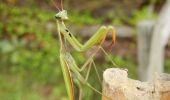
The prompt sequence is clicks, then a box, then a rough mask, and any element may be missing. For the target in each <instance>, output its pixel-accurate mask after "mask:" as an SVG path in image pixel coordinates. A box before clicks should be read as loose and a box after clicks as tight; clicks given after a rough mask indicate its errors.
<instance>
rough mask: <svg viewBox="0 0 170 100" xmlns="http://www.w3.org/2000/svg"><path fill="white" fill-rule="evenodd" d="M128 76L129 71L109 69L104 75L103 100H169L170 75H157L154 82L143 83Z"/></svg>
mask: <svg viewBox="0 0 170 100" xmlns="http://www.w3.org/2000/svg"><path fill="white" fill-rule="evenodd" d="M127 76H128V72H127V70H123V69H119V68H110V69H107V70H106V71H105V72H104V74H103V79H104V80H103V96H102V100H169V98H170V75H169V74H159V75H158V74H155V79H154V81H153V82H141V81H138V80H133V79H130V78H128V77H127Z"/></svg>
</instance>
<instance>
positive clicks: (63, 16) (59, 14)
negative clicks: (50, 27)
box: [55, 10, 68, 20]
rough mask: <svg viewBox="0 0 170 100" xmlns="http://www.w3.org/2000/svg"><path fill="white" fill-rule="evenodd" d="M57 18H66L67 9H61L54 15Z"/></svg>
mask: <svg viewBox="0 0 170 100" xmlns="http://www.w3.org/2000/svg"><path fill="white" fill-rule="evenodd" d="M55 18H56V19H57V20H68V16H67V11H66V10H62V11H60V12H58V13H57V14H56V15H55Z"/></svg>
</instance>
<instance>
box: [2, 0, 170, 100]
mask: <svg viewBox="0 0 170 100" xmlns="http://www.w3.org/2000/svg"><path fill="white" fill-rule="evenodd" d="M54 2H56V5H57V6H58V7H59V8H61V6H60V0H54ZM54 2H52V1H50V0H1V1H0V98H1V99H2V100H67V94H66V89H65V85H64V80H63V75H62V71H61V67H60V63H59V41H58V36H57V26H56V21H55V19H54V15H55V14H56V13H57V12H58V11H57V9H56V8H55V6H54ZM164 4H166V0H131V1H128V0H64V1H63V6H64V9H66V10H67V11H68V16H69V21H67V22H66V25H67V26H68V28H69V29H70V30H71V31H72V32H73V33H75V35H76V37H77V38H78V39H79V40H80V41H81V42H84V41H86V40H87V39H88V38H90V36H91V35H92V34H94V32H95V31H97V29H98V28H99V27H100V26H101V25H113V26H115V29H116V32H117V41H116V44H115V46H114V47H113V50H112V52H111V53H110V54H109V57H111V58H112V60H113V61H114V62H115V63H116V64H117V65H118V66H119V67H121V68H127V69H128V73H129V77H130V78H133V79H142V78H140V77H142V76H141V74H139V72H140V71H139V69H138V67H139V61H140V60H139V58H140V57H139V52H138V51H140V50H139V48H138V44H139V43H138V42H139V40H138V39H139V37H138V33H140V32H138V28H137V26H138V23H140V22H141V21H143V20H149V21H157V18H158V17H159V14H160V12H161V9H162V8H163V6H164ZM139 27H140V26H139ZM139 30H140V29H139ZM109 36H111V35H109ZM149 39H151V38H149ZM168 41H169V40H168ZM110 42H111V38H109V37H108V38H107V41H106V42H105V44H104V45H103V47H104V48H105V49H106V50H107V47H108V44H109V43H110ZM148 44H149V43H148ZM143 45H145V44H143ZM69 48H71V51H70V52H71V54H72V55H73V56H74V57H75V59H76V61H77V63H78V64H79V65H82V64H83V62H84V61H86V60H87V59H88V56H89V53H88V52H85V53H77V52H75V51H74V50H73V49H72V47H69ZM144 52H145V51H144ZM163 55H164V56H163V57H164V61H163V63H164V65H163V69H164V71H165V72H166V73H170V60H169V59H170V42H167V43H166V45H165V50H164V53H163ZM95 62H96V65H97V67H98V71H99V73H100V75H101V77H102V72H103V71H104V70H105V69H106V68H108V67H115V66H114V65H112V63H111V62H110V61H109V60H108V59H107V57H106V56H105V55H104V54H103V53H102V52H99V53H98V54H97V56H96V57H95ZM168 66H169V67H168ZM93 72H94V69H92V71H91V74H90V79H89V83H90V84H92V85H93V86H94V85H95V86H94V87H95V88H97V89H98V90H100V91H101V86H100V83H99V82H98V80H97V81H96V80H95V79H97V78H96V77H97V76H96V75H95V74H94V75H93V74H92V73H93ZM82 74H85V73H82ZM144 74H145V73H144ZM96 82H97V83H96ZM98 83H99V84H98ZM97 84H98V85H97ZM75 88H77V87H76V86H75ZM83 89H84V94H83V98H84V99H85V100H99V99H98V98H97V97H99V98H100V95H99V94H97V93H95V92H94V91H92V90H91V89H89V88H88V87H86V86H84V87H83ZM76 92H78V91H76ZM96 95H97V96H96ZM94 98H95V99H94Z"/></svg>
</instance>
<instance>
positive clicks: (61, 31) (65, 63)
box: [55, 8, 116, 100]
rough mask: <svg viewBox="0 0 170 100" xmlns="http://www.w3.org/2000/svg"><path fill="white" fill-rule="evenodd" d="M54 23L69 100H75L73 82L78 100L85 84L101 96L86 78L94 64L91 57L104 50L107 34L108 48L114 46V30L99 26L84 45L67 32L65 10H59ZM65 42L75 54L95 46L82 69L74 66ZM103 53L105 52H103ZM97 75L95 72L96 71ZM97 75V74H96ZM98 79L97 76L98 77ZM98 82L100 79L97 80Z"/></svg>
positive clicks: (74, 63) (110, 27)
mask: <svg viewBox="0 0 170 100" xmlns="http://www.w3.org/2000/svg"><path fill="white" fill-rule="evenodd" d="M55 19H56V23H57V30H58V37H59V42H60V56H59V58H60V63H61V69H62V72H63V76H64V81H65V86H66V90H67V94H68V98H69V100H75V93H74V85H73V81H74V82H75V83H77V85H78V87H79V88H80V90H79V92H80V93H79V100H81V98H82V90H81V87H82V86H81V85H82V84H85V85H87V86H88V87H89V88H91V89H92V90H94V91H96V92H98V93H99V94H102V93H101V92H99V91H98V90H96V89H95V88H93V87H92V86H91V85H90V84H89V83H88V82H87V80H88V76H89V72H90V69H91V66H92V65H93V66H94V67H95V68H96V66H95V63H94V60H93V57H94V56H95V55H96V53H97V52H98V51H99V50H100V49H101V50H103V51H104V49H103V48H102V47H101V45H102V44H103V42H104V41H105V38H106V36H107V33H109V32H111V33H112V42H111V44H110V46H109V47H110V48H112V46H113V45H114V44H115V41H116V36H115V29H114V28H113V27H112V26H108V27H106V26H101V27H100V28H99V29H98V30H97V32H96V33H95V34H94V35H93V36H92V37H91V38H90V39H89V40H88V41H87V42H85V43H84V44H82V43H80V42H79V41H78V40H77V39H76V38H75V36H74V35H73V34H72V33H71V32H70V31H69V29H68V28H67V27H66V26H65V24H64V21H66V20H68V16H67V11H66V10H63V8H62V10H59V12H58V13H57V14H56V15H55ZM66 41H68V43H69V44H70V45H71V46H72V47H73V48H74V49H75V50H76V51H77V52H85V51H87V50H89V49H90V48H92V47H93V46H97V49H96V50H95V52H94V53H93V54H92V55H91V56H90V57H89V58H88V60H87V61H86V62H85V63H84V65H83V66H82V67H78V65H77V64H76V61H75V60H74V58H73V57H72V55H71V54H70V52H69V51H68V50H67V45H66ZM104 52H105V51H104ZM105 53H106V52H105ZM85 68H88V69H87V70H88V71H87V75H86V76H85V77H83V76H82V75H81V73H80V72H82V71H83V70H84V69H85ZM96 73H97V71H96ZM97 75H98V73H97ZM98 78H99V76H98ZM99 80H100V79H99Z"/></svg>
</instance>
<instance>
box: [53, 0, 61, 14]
mask: <svg viewBox="0 0 170 100" xmlns="http://www.w3.org/2000/svg"><path fill="white" fill-rule="evenodd" d="M51 1H52V3H53V4H54V6H55V8H57V10H58V11H61V10H60V9H59V8H58V6H57V4H56V3H55V2H54V0H51Z"/></svg>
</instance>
